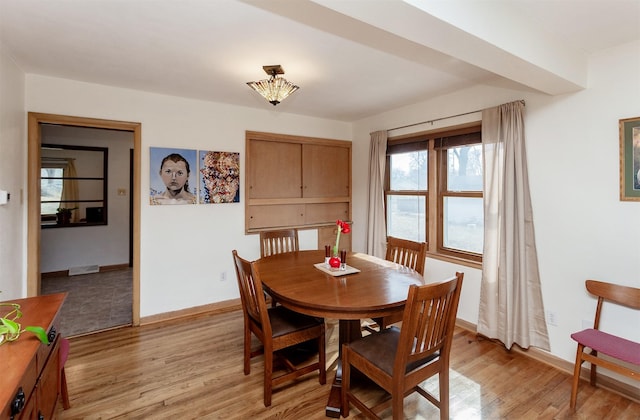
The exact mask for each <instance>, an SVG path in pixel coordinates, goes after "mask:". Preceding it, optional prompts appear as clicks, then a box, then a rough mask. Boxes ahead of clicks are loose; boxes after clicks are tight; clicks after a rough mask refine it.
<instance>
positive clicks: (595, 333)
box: [571, 328, 640, 366]
mask: <svg viewBox="0 0 640 420" xmlns="http://www.w3.org/2000/svg"><path fill="white" fill-rule="evenodd" d="M571 338H573V339H574V340H575V341H577V342H578V343H580V344H583V345H584V346H586V347H589V348H591V349H593V350H596V351H597V352H599V353H604V354H606V355H608V356H611V357H614V358H616V359H620V360H624V361H625V362H629V363H633V364H634V365H639V366H640V343H636V342H635V341H630V340H626V339H624V338H622V337H617V336H615V335H611V334H607V333H606V332H603V331H600V330H594V329H593V328H588V329H586V330H582V331H580V332H577V333H573V334H571Z"/></svg>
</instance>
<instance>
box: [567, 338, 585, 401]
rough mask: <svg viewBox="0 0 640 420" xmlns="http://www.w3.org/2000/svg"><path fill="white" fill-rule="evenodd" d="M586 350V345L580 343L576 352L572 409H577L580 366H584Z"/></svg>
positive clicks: (572, 386)
mask: <svg viewBox="0 0 640 420" xmlns="http://www.w3.org/2000/svg"><path fill="white" fill-rule="evenodd" d="M583 351H584V346H583V345H582V344H578V351H577V353H576V363H575V366H574V368H573V383H572V385H571V402H570V403H569V408H570V409H571V411H574V410H575V409H576V401H577V399H578V384H579V382H580V366H582V352H583Z"/></svg>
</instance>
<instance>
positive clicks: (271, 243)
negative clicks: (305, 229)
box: [260, 229, 300, 257]
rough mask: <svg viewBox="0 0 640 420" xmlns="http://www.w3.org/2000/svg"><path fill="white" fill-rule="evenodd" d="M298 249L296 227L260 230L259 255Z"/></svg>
mask: <svg viewBox="0 0 640 420" xmlns="http://www.w3.org/2000/svg"><path fill="white" fill-rule="evenodd" d="M299 250H300V245H299V243H298V230H297V229H282V230H268V231H264V232H260V257H268V256H270V255H275V254H282V253H285V252H295V251H299Z"/></svg>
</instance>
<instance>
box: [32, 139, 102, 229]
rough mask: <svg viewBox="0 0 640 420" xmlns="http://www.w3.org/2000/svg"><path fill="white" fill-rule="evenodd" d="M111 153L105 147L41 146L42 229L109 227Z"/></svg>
mask: <svg viewBox="0 0 640 420" xmlns="http://www.w3.org/2000/svg"><path fill="white" fill-rule="evenodd" d="M108 152H109V150H108V148H105V147H86V146H73V145H61V144H42V145H41V148H40V155H41V156H40V157H41V160H40V219H41V227H43V228H61V227H78V226H92V225H106V224H107V214H106V213H107V205H106V204H107V164H108ZM59 209H67V210H68V211H59Z"/></svg>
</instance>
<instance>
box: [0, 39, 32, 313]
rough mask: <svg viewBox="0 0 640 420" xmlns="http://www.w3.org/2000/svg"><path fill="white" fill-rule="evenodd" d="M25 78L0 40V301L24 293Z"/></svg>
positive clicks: (21, 295)
mask: <svg viewBox="0 0 640 420" xmlns="http://www.w3.org/2000/svg"><path fill="white" fill-rule="evenodd" d="M24 88H25V77H24V72H22V70H20V69H19V68H18V67H17V66H16V64H15V63H14V62H13V60H12V58H11V57H10V56H9V55H8V54H7V52H6V50H5V49H4V46H3V45H2V43H1V42H0V190H3V191H8V192H9V193H10V194H11V197H10V200H9V202H8V204H6V205H2V206H0V292H2V293H0V301H3V300H11V299H16V298H20V297H23V296H25V294H26V290H27V287H26V282H25V281H24V279H25V277H26V268H25V266H24V265H25V264H24V259H25V243H26V233H25V223H26V220H25V218H24V214H25V202H24V200H23V198H22V197H23V193H24V192H25V191H26V190H23V189H24V188H25V187H26V178H27V170H26V167H25V165H24V164H23V162H25V161H26V153H27V148H26V141H25V139H26V121H27V118H26V115H25V112H24V107H25V100H24Z"/></svg>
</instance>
